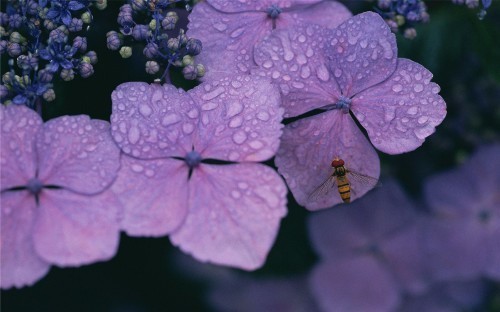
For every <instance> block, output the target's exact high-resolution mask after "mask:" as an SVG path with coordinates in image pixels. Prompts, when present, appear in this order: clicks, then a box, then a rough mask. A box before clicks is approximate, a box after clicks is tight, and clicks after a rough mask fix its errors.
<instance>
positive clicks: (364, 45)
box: [359, 39, 368, 49]
mask: <svg viewBox="0 0 500 312" xmlns="http://www.w3.org/2000/svg"><path fill="white" fill-rule="evenodd" d="M359 45H360V46H361V48H363V49H364V48H366V47H367V46H368V41H367V40H366V39H363V40H361V41H360V42H359Z"/></svg>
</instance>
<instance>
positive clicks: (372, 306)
mask: <svg viewBox="0 0 500 312" xmlns="http://www.w3.org/2000/svg"><path fill="white" fill-rule="evenodd" d="M310 287H311V292H312V294H313V296H314V297H315V298H316V301H317V302H318V304H319V306H320V307H321V308H322V309H321V310H322V311H392V310H394V309H395V308H396V306H397V305H398V304H399V300H400V298H399V288H398V287H397V285H396V284H395V283H394V280H393V279H392V277H391V275H390V274H389V273H388V272H387V271H386V270H385V268H383V267H382V266H381V265H380V264H379V263H378V262H377V261H375V259H374V258H371V257H358V258H355V259H352V260H347V261H330V262H327V263H322V264H320V265H318V266H316V267H315V268H314V270H313V271H312V274H311V279H310Z"/></svg>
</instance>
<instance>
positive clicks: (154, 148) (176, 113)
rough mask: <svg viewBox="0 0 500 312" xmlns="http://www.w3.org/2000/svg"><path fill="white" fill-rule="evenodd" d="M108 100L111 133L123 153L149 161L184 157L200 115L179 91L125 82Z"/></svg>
mask: <svg viewBox="0 0 500 312" xmlns="http://www.w3.org/2000/svg"><path fill="white" fill-rule="evenodd" d="M111 98H112V100H113V114H112V115H111V133H112V135H113V138H114V140H115V142H116V143H117V144H118V146H119V147H120V148H121V149H122V151H123V152H124V153H126V154H128V155H131V156H134V157H138V158H142V159H152V158H158V157H169V156H179V157H184V156H185V155H186V153H187V152H189V151H191V148H192V141H191V136H190V135H191V133H192V132H193V130H194V128H195V127H196V123H197V118H198V113H199V112H198V110H196V109H194V108H193V107H192V103H190V99H189V97H188V96H187V94H186V93H185V92H184V91H183V90H182V89H177V88H175V87H174V86H172V85H169V84H165V85H163V86H162V85H159V84H155V83H153V84H151V85H149V84H146V83H144V82H127V83H123V84H121V85H119V86H118V87H117V88H116V90H115V91H113V93H112V94H111ZM186 114H187V116H188V117H189V118H186Z"/></svg>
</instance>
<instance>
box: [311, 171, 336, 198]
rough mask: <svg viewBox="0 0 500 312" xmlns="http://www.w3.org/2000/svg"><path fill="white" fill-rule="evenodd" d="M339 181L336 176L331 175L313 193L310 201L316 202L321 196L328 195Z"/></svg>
mask: <svg viewBox="0 0 500 312" xmlns="http://www.w3.org/2000/svg"><path fill="white" fill-rule="evenodd" d="M336 181H337V179H336V178H335V174H331V175H330V176H329V177H328V178H327V179H326V180H325V181H323V183H321V185H320V186H318V187H317V188H316V189H315V190H314V191H313V192H312V193H311V195H309V197H308V200H311V201H314V200H317V199H318V198H320V197H321V196H324V195H326V194H327V193H328V192H329V191H330V190H331V189H333V188H334V186H335V183H336Z"/></svg>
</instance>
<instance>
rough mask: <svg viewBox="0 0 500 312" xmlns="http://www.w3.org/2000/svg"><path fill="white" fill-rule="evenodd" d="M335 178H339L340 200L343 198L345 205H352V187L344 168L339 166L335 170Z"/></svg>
mask: <svg viewBox="0 0 500 312" xmlns="http://www.w3.org/2000/svg"><path fill="white" fill-rule="evenodd" d="M335 177H336V178H337V187H338V188H339V194H340V198H342V201H344V203H350V202H351V185H350V184H349V179H348V178H347V175H346V170H345V168H344V166H338V167H336V168H335Z"/></svg>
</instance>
